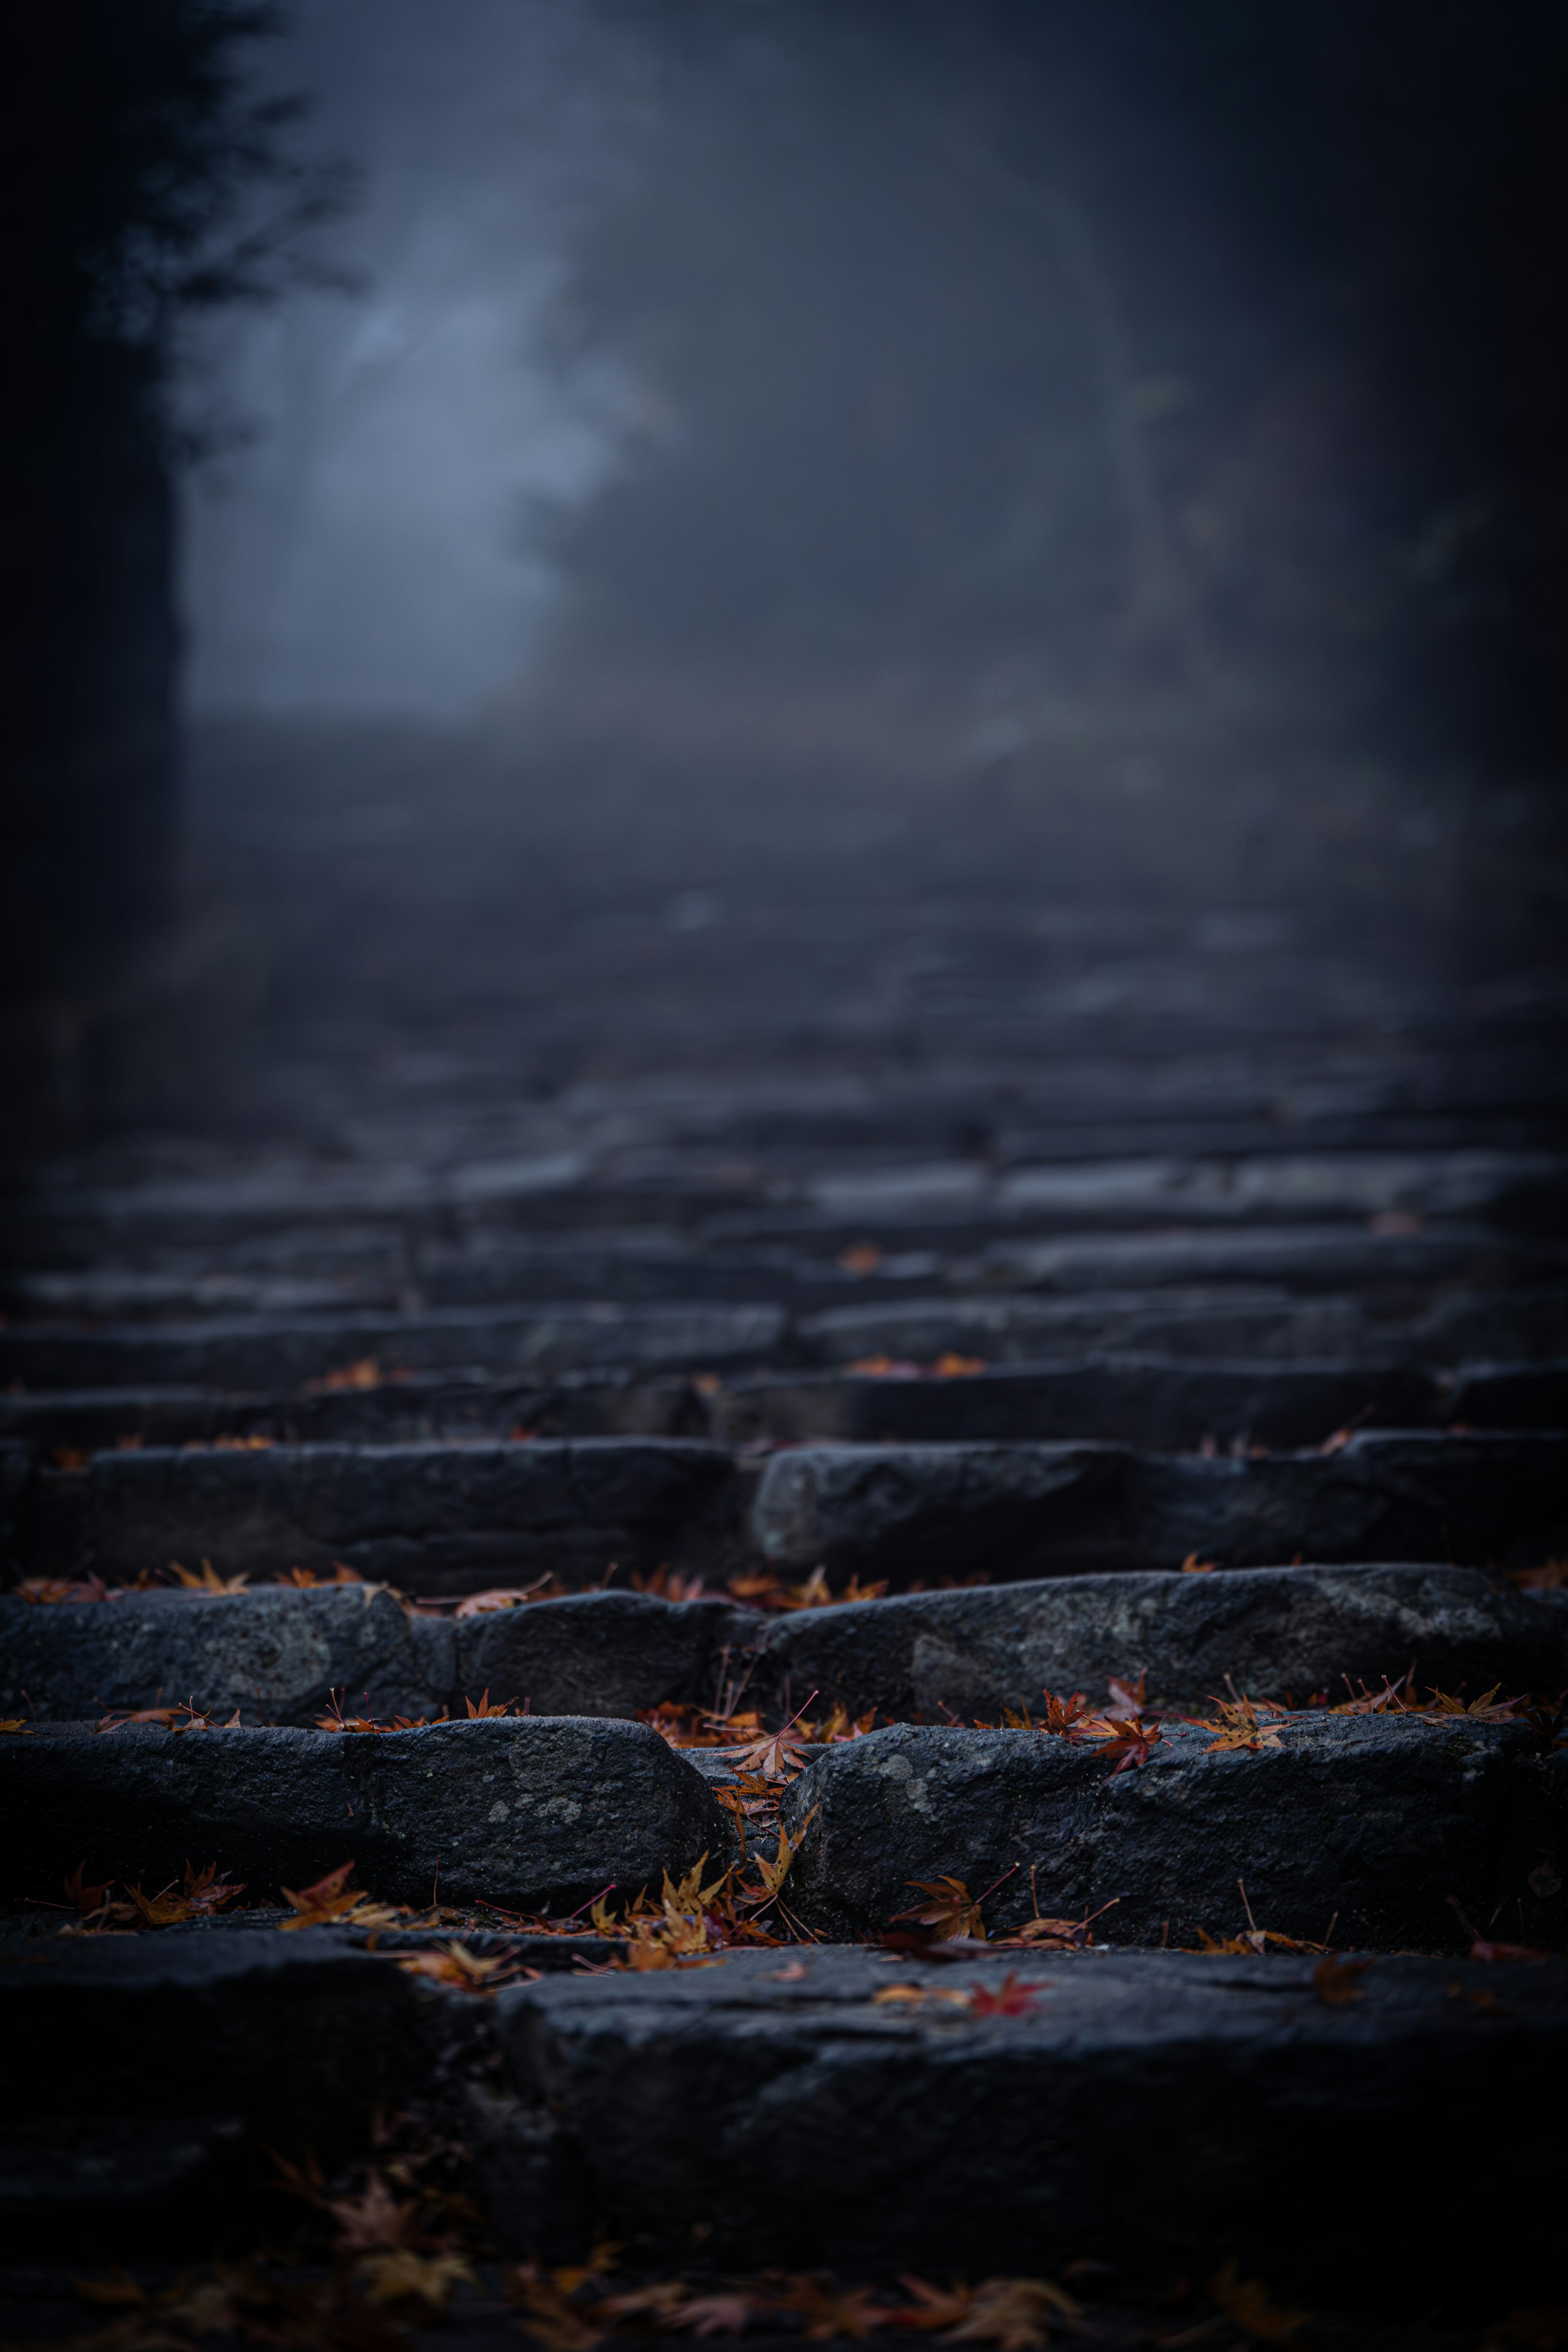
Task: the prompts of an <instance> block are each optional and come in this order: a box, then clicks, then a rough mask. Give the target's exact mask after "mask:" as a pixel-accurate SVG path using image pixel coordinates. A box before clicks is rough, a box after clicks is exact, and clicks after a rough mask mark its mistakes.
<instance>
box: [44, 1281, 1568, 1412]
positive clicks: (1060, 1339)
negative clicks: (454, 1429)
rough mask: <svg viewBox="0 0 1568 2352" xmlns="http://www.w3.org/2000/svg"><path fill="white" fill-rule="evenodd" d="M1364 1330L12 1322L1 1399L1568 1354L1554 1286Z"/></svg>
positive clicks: (1191, 1307) (1139, 1322) (895, 1320)
mask: <svg viewBox="0 0 1568 2352" xmlns="http://www.w3.org/2000/svg"><path fill="white" fill-rule="evenodd" d="M1398 1306H1399V1312H1398V1313H1397V1314H1395V1313H1393V1312H1392V1311H1391V1312H1389V1313H1386V1314H1384V1316H1383V1317H1382V1318H1373V1316H1371V1315H1370V1314H1369V1313H1368V1312H1367V1311H1366V1308H1365V1307H1364V1306H1363V1302H1362V1301H1360V1300H1358V1299H1353V1298H1350V1297H1335V1296H1331V1295H1324V1296H1321V1297H1314V1298H1299V1297H1291V1296H1290V1295H1289V1293H1288V1292H1286V1291H1283V1290H1279V1289H1273V1290H1270V1289H1268V1287H1267V1286H1259V1285H1258V1283H1256V1282H1250V1283H1244V1282H1238V1283H1237V1284H1236V1285H1235V1286H1233V1287H1232V1288H1231V1289H1230V1290H1229V1291H1228V1292H1227V1291H1226V1290H1225V1289H1222V1288H1215V1287H1212V1286H1211V1287H1209V1288H1206V1289H1202V1290H1197V1289H1193V1288H1191V1287H1184V1286H1182V1285H1180V1284H1176V1283H1173V1285H1172V1286H1171V1287H1170V1288H1169V1289H1166V1290H1163V1291H1154V1290H1123V1291H1083V1292H1081V1293H1079V1295H1077V1296H1076V1297H1071V1298H1068V1297H1060V1298H1054V1299H1052V1298H1042V1297H1017V1296H1006V1295H1003V1294H1000V1293H992V1294H982V1295H976V1296H970V1297H924V1298H916V1299H906V1300H898V1299H894V1300H891V1301H889V1302H888V1303H887V1304H885V1305H882V1306H877V1305H874V1304H872V1305H866V1304H857V1305H854V1306H847V1307H830V1308H827V1309H825V1310H823V1311H822V1312H819V1313H815V1314H800V1315H796V1316H795V1317H794V1318H791V1317H790V1316H788V1315H787V1313H786V1311H785V1310H784V1308H783V1307H778V1306H773V1305H770V1304H767V1303H766V1302H759V1303H753V1304H747V1305H736V1306H723V1305H720V1304H717V1303H715V1304H711V1305H703V1304H701V1303H700V1302H697V1303H692V1304H689V1305H680V1304H679V1303H669V1304H666V1305H662V1306H626V1305H621V1304H616V1305H608V1304H605V1305H584V1304H581V1303H579V1302H574V1301H571V1300H567V1301H563V1302H562V1303H561V1304H560V1305H559V1306H556V1307H552V1306H546V1305H542V1306H539V1307H519V1308H517V1309H515V1310H513V1309H505V1308H486V1307H451V1308H447V1309H446V1310H444V1311H441V1312H433V1313H430V1314H426V1315H394V1314H380V1313H356V1314H345V1315H340V1316H331V1317H328V1316H317V1317H309V1316H302V1317H293V1318H290V1317H282V1316H274V1317H267V1316H255V1317H244V1316H229V1317H218V1316H215V1317H213V1318H210V1319H208V1320H205V1321H202V1322H188V1323H167V1324H144V1325H143V1324H134V1323H126V1324H119V1325H101V1326H98V1327H91V1326H84V1325H79V1324H70V1323H39V1324H15V1325H12V1326H10V1327H9V1328H6V1329H5V1330H0V1384H11V1383H15V1382H20V1383H21V1384H22V1386H23V1387H24V1388H26V1389H34V1390H36V1389H50V1388H54V1389H82V1388H121V1389H124V1388H135V1387H139V1386H140V1387H168V1386H181V1385H190V1386H198V1387H206V1388H217V1389H224V1390H227V1391H237V1392H243V1391H255V1390H264V1391H285V1390H289V1389H297V1388H300V1387H303V1385H304V1384H305V1383H306V1382H307V1381H315V1380H323V1379H326V1378H328V1377H329V1376H331V1375H332V1374H334V1373H341V1372H342V1371H343V1370H346V1369H347V1368H348V1367H350V1366H352V1365H354V1364H358V1363H362V1362H366V1361H372V1360H373V1361H374V1363H376V1364H377V1365H378V1366H379V1367H380V1369H381V1371H382V1373H383V1375H387V1374H391V1373H394V1372H396V1371H399V1370H403V1371H408V1372H415V1373H418V1372H432V1371H440V1370H447V1371H465V1372H466V1371H471V1370H474V1369H476V1368H479V1369H482V1370H486V1371H488V1372H490V1373H492V1374H505V1373H507V1372H510V1373H512V1374H514V1375H515V1376H517V1377H519V1378H524V1377H527V1378H532V1379H534V1380H539V1379H550V1378H552V1377H553V1376H555V1375H558V1374H562V1373H568V1372H581V1371H595V1370H597V1371H601V1372H606V1371H622V1372H626V1373H628V1374H632V1375H637V1374H641V1375H643V1376H645V1377H647V1376H650V1375H653V1374H657V1373H659V1372H678V1371H692V1372H711V1371H713V1370H728V1371H730V1372H731V1373H734V1372H737V1371H742V1372H743V1371H747V1370H754V1369H760V1368H761V1367H762V1366H763V1365H766V1364H773V1365H784V1364H796V1365H800V1364H820V1365H825V1366H834V1365H850V1364H853V1363H855V1362H857V1361H858V1360H860V1359H862V1358H865V1357H870V1356H879V1355H888V1356H892V1357H895V1358H898V1359H900V1360H915V1361H917V1362H921V1363H925V1362H932V1361H934V1360H936V1359H937V1358H938V1357H940V1356H942V1355H944V1354H948V1353H954V1354H960V1355H964V1356H973V1357H978V1358H979V1359H981V1360H983V1361H985V1362H994V1363H1021V1362H1031V1361H1034V1360H1038V1359H1040V1358H1042V1357H1049V1356H1085V1355H1090V1354H1100V1353H1104V1352H1106V1351H1108V1350H1109V1351H1113V1352H1116V1353H1120V1354H1123V1355H1126V1354H1132V1355H1154V1356H1161V1355H1163V1356H1174V1357H1179V1358H1183V1359H1188V1360H1196V1361H1203V1360H1211V1361H1212V1360H1215V1359H1219V1360H1229V1361H1232V1362H1244V1361H1247V1360H1249V1359H1258V1360H1276V1361H1284V1362H1297V1363H1300V1362H1302V1361H1308V1360H1315V1361H1325V1360H1335V1359H1341V1360H1346V1361H1355V1362H1361V1363H1364V1364H1369V1365H1371V1366H1373V1367H1378V1366H1385V1365H1386V1364H1387V1363H1388V1362H1389V1360H1390V1359H1391V1357H1402V1358H1405V1359H1408V1360H1412V1361H1414V1362H1416V1363H1423V1364H1429V1365H1434V1366H1453V1365H1456V1364H1458V1363H1460V1362H1462V1361H1464V1360H1467V1359H1468V1360H1479V1359H1488V1360H1498V1361H1507V1360H1514V1359H1517V1360H1520V1361H1522V1362H1527V1363H1528V1362H1538V1361H1542V1360H1552V1359H1553V1358H1555V1357H1561V1356H1562V1355H1563V1354H1564V1353H1568V1289H1565V1288H1563V1287H1561V1286H1551V1287H1544V1288H1542V1287H1537V1288H1533V1289H1532V1288H1521V1289H1518V1290H1514V1291H1507V1290H1502V1291H1491V1292H1489V1291H1485V1290H1476V1291H1458V1292H1453V1293H1450V1294H1448V1295H1447V1296H1443V1297H1437V1298H1436V1299H1430V1300H1426V1301H1425V1302H1424V1301H1423V1300H1421V1299H1420V1298H1419V1297H1405V1298H1403V1299H1402V1300H1400V1301H1399V1302H1398Z"/></svg>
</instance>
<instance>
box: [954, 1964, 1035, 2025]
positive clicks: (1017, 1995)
mask: <svg viewBox="0 0 1568 2352" xmlns="http://www.w3.org/2000/svg"><path fill="white" fill-rule="evenodd" d="M1049 1990H1050V1988H1049V1986H1048V1985H1044V1984H1031V1983H1024V1982H1021V1981H1020V1980H1019V1979H1018V1978H1017V1977H1016V1976H1015V1975H1014V1973H1013V1971H1012V1969H1008V1971H1007V1973H1006V1975H1005V1977H1004V1978H1003V1979H1002V1981H1001V1983H1000V1984H999V1985H998V1986H997V1988H996V1990H995V1991H994V1992H992V1991H990V1990H987V1988H986V1987H985V1986H984V1985H976V1986H975V1988H974V1990H973V1992H972V1993H971V1994H970V1996H969V2013H970V2015H971V2016H972V2017H1027V2016H1028V2014H1029V2012H1030V2011H1031V2010H1033V2009H1035V2008H1037V2006H1038V1996H1039V1995H1040V1994H1041V1993H1043V1992H1048V1991H1049Z"/></svg>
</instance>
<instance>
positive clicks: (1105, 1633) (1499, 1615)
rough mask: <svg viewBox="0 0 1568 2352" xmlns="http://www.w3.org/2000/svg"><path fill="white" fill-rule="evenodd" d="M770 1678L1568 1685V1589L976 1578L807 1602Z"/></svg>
mask: <svg viewBox="0 0 1568 2352" xmlns="http://www.w3.org/2000/svg"><path fill="white" fill-rule="evenodd" d="M764 1639H765V1645H766V1646H765V1654H764V1658H763V1675H762V1677H761V1680H762V1681H763V1686H764V1687H765V1688H767V1689H769V1690H770V1692H771V1693H772V1694H775V1695H776V1703H777V1704H778V1705H779V1706H780V1707H781V1708H782V1710H783V1712H784V1713H785V1714H787V1713H788V1712H789V1711H790V1709H789V1707H788V1706H786V1705H785V1704H784V1702H785V1699H786V1698H787V1699H789V1700H791V1701H794V1702H795V1703H799V1702H800V1701H801V1700H804V1699H805V1696H806V1694H807V1693H808V1692H810V1691H813V1690H816V1691H819V1692H820V1693H821V1695H822V1703H823V1705H824V1706H833V1705H836V1704H837V1705H841V1706H846V1707H847V1708H848V1709H849V1711H850V1712H851V1713H852V1714H855V1715H860V1714H863V1713H864V1712H865V1710H866V1709H867V1708H868V1707H869V1706H876V1707H878V1708H879V1710H880V1711H881V1713H882V1714H883V1715H884V1716H888V1717H894V1718H897V1719H901V1720H906V1721H910V1720H915V1719H918V1718H921V1717H924V1718H926V1719H928V1720H931V1721H936V1720H937V1719H939V1718H940V1717H941V1716H942V1710H943V1709H944V1708H945V1709H947V1710H948V1711H949V1712H950V1713H951V1714H952V1715H956V1716H957V1717H960V1718H961V1719H964V1720H966V1719H968V1718H970V1717H973V1716H976V1715H982V1716H989V1717H992V1719H993V1720H997V1719H999V1718H1000V1716H1001V1711H1002V1709H1003V1708H1004V1707H1005V1706H1012V1707H1020V1706H1028V1707H1030V1708H1031V1709H1033V1710H1034V1711H1035V1712H1036V1713H1039V1712H1040V1711H1041V1707H1042V1699H1041V1693H1042V1691H1044V1690H1051V1691H1055V1692H1058V1693H1061V1694H1063V1695H1065V1694H1067V1693H1068V1692H1070V1691H1073V1690H1083V1691H1085V1692H1087V1693H1088V1694H1089V1697H1090V1698H1091V1699H1092V1700H1094V1701H1095V1702H1096V1703H1100V1702H1101V1701H1102V1700H1103V1699H1104V1697H1105V1696H1106V1685H1107V1683H1108V1681H1109V1679H1110V1676H1111V1675H1118V1676H1120V1677H1122V1678H1123V1679H1126V1680H1128V1681H1131V1682H1135V1681H1136V1680H1137V1677H1138V1675H1139V1673H1140V1672H1141V1671H1142V1672H1145V1673H1146V1674H1147V1677H1148V1690H1149V1694H1150V1698H1151V1701H1152V1703H1155V1704H1159V1705H1163V1706H1173V1707H1179V1708H1184V1709H1185V1710H1187V1711H1189V1712H1192V1711H1197V1712H1206V1711H1207V1709H1206V1707H1205V1701H1206V1700H1207V1699H1208V1697H1209V1696H1210V1695H1211V1694H1214V1693H1218V1694H1219V1695H1220V1696H1224V1695H1225V1693H1226V1677H1227V1676H1229V1677H1230V1678H1231V1680H1232V1681H1233V1682H1234V1684H1235V1686H1236V1687H1237V1689H1238V1690H1241V1691H1245V1692H1247V1694H1248V1695H1249V1696H1252V1697H1255V1698H1271V1699H1276V1700H1282V1699H1284V1698H1285V1696H1286V1695H1287V1694H1289V1695H1291V1696H1293V1697H1294V1699H1296V1700H1297V1701H1301V1700H1305V1699H1306V1698H1308V1697H1309V1696H1310V1695H1311V1694H1313V1693H1314V1692H1316V1691H1320V1690H1324V1689H1327V1690H1329V1691H1330V1693H1331V1696H1332V1697H1333V1698H1335V1699H1340V1698H1343V1697H1345V1696H1347V1695H1348V1694H1347V1690H1346V1686H1345V1680H1344V1678H1345V1677H1347V1676H1348V1677H1349V1685H1350V1694H1353V1693H1354V1691H1356V1690H1357V1689H1359V1688H1360V1686H1361V1685H1363V1683H1364V1684H1365V1685H1366V1687H1367V1688H1368V1689H1370V1690H1373V1691H1375V1690H1379V1689H1381V1688H1382V1686H1383V1681H1384V1676H1385V1675H1386V1676H1388V1677H1390V1678H1391V1679H1396V1678H1397V1677H1398V1676H1400V1675H1403V1674H1405V1672H1406V1671H1407V1670H1408V1669H1409V1668H1410V1667H1411V1666H1412V1665H1414V1667H1415V1675H1416V1679H1417V1681H1418V1682H1419V1683H1420V1684H1421V1685H1422V1686H1423V1687H1435V1688H1436V1689H1439V1690H1447V1691H1458V1690H1459V1689H1461V1687H1462V1689H1463V1691H1464V1692H1465V1694H1466V1695H1467V1696H1468V1697H1470V1698H1474V1697H1477V1696H1479V1694H1480V1693H1481V1692H1482V1691H1484V1690H1488V1689H1490V1688H1491V1687H1492V1686H1493V1685H1499V1684H1500V1685H1501V1686H1502V1688H1503V1689H1504V1690H1505V1691H1507V1692H1508V1693H1510V1695H1512V1694H1517V1693H1521V1692H1527V1691H1536V1692H1542V1693H1546V1694H1552V1695H1554V1694H1555V1693H1556V1692H1558V1691H1559V1690H1561V1689H1562V1688H1563V1685H1564V1683H1565V1682H1568V1595H1563V1596H1561V1599H1560V1597H1559V1596H1557V1595H1554V1594H1551V1593H1542V1594H1540V1595H1526V1594H1522V1593H1517V1592H1513V1591H1510V1590H1508V1589H1507V1588H1506V1587H1500V1586H1498V1585H1496V1584H1494V1583H1493V1582H1492V1581H1491V1580H1489V1578H1487V1577H1485V1576H1483V1575H1481V1574H1480V1573H1479V1571H1477V1570H1473V1569H1463V1568H1449V1567H1446V1566H1436V1565H1435V1566H1431V1567H1425V1568H1423V1567H1416V1566H1410V1565H1405V1564H1403V1563H1389V1564H1385V1565H1382V1566H1357V1567H1342V1568H1323V1567H1300V1568H1254V1569H1246V1570H1234V1571H1232V1570H1216V1571H1215V1573H1214V1574H1213V1575H1209V1576H1182V1575H1174V1576H1173V1575H1171V1574H1169V1573H1167V1572H1157V1573H1152V1574H1151V1573H1140V1572H1138V1571H1135V1570H1134V1571H1130V1572H1129V1573H1127V1574H1125V1575H1120V1576H1067V1577H1058V1578H1050V1579H1047V1580H1042V1581H1039V1582H1034V1583H1019V1584H1001V1585H990V1586H984V1587H982V1588H980V1589H979V1590H977V1591H953V1592H918V1593H913V1592H911V1593H894V1594H890V1595H889V1597H888V1598H887V1599H886V1600H883V1601H855V1602H850V1603H848V1604H847V1605H844V1606H841V1607H839V1608H837V1609H816V1610H805V1611H802V1612H800V1613H799V1614H798V1615H795V1616H789V1617H784V1618H775V1619H773V1620H772V1621H770V1622H768V1624H767V1626H766V1631H765V1636H764Z"/></svg>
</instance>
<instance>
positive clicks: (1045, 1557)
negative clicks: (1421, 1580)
mask: <svg viewBox="0 0 1568 2352" xmlns="http://www.w3.org/2000/svg"><path fill="white" fill-rule="evenodd" d="M1565 1461H1568V1441H1565V1440H1564V1439H1563V1437H1561V1436H1559V1435H1555V1434H1552V1433H1547V1434H1538V1433H1495V1434H1488V1433H1478V1434H1466V1435H1460V1434H1457V1433H1441V1432H1434V1431H1426V1430H1415V1431H1407V1432H1406V1431H1392V1432H1391V1431H1373V1432H1370V1433H1364V1434H1361V1435H1358V1436H1355V1437H1352V1439H1351V1440H1350V1442H1349V1444H1346V1445H1345V1446H1343V1447H1342V1449H1340V1450H1339V1451H1338V1452H1336V1453H1333V1454H1319V1453H1312V1454H1266V1455H1262V1456H1259V1457H1257V1458H1239V1459H1237V1458H1232V1457H1225V1456H1219V1457H1215V1458H1213V1459H1209V1458H1205V1457H1204V1456H1202V1455H1196V1454H1185V1455H1180V1454H1133V1453H1131V1451H1128V1450H1125V1449H1122V1448H1120V1447H1115V1446H1109V1445H950V1446H938V1445H923V1446H916V1445H910V1446H890V1445H885V1446H873V1445H866V1446H848V1445H843V1446H800V1447H798V1448H796V1449H795V1450H794V1451H793V1452H787V1453H783V1454H775V1455H774V1456H773V1459H772V1460H771V1461H769V1463H768V1464H767V1465H766V1467H765V1469H764V1470H763V1475H762V1478H761V1480H760V1481H759V1484H758V1487H757V1492H756V1495H755V1496H754V1498H753V1501H752V1509H751V1519H750V1525H751V1531H752V1541H753V1543H754V1545H755V1547H756V1549H757V1550H758V1551H759V1552H760V1553H761V1554H762V1556H763V1559H766V1560H767V1561H769V1562H770V1563H773V1564H776V1565H777V1566H779V1567H780V1568H787V1569H793V1570H803V1571H804V1570H809V1569H811V1568H813V1567H815V1566H816V1564H817V1562H819V1561H821V1562H824V1563H826V1566H827V1567H828V1569H829V1570H832V1571H835V1572H837V1573H849V1572H854V1573H858V1574H859V1575H861V1576H868V1575H875V1576H879V1577H889V1578H891V1579H892V1580H894V1581H895V1582H896V1583H898V1584H900V1585H902V1584H906V1583H909V1582H911V1581H912V1580H914V1579H915V1578H917V1577H920V1578H931V1577H935V1576H942V1575H945V1576H950V1577H955V1578H956V1577H963V1576H965V1575H968V1574H971V1573H973V1571H974V1570H977V1569H978V1570H983V1571H984V1572H986V1573H987V1574H989V1575H991V1576H994V1577H1016V1576H1048V1575H1068V1574H1075V1573H1076V1574H1087V1573H1089V1572H1092V1571H1093V1570H1125V1569H1136V1568H1177V1567H1179V1566H1180V1565H1181V1563H1182V1562H1183V1560H1184V1559H1187V1558H1189V1557H1192V1556H1197V1557H1201V1558H1203V1559H1212V1560H1215V1561H1217V1562H1218V1563H1219V1564H1220V1565H1221V1566H1222V1567H1229V1568H1246V1567H1252V1566H1258V1567H1262V1566H1266V1565H1268V1563H1270V1562H1273V1561H1279V1560H1282V1559H1291V1558H1292V1557H1293V1556H1300V1557H1301V1558H1303V1559H1316V1560H1334V1559H1346V1560H1350V1559H1369V1558H1370V1559H1380V1558H1381V1559H1433V1558H1441V1557H1443V1556H1445V1555H1447V1557H1449V1558H1457V1559H1461V1560H1470V1561H1474V1562H1476V1563H1478V1564H1480V1563H1484V1562H1486V1561H1488V1560H1497V1559H1503V1560H1507V1559H1511V1558H1514V1557H1517V1556H1520V1555H1522V1556H1523V1558H1524V1559H1541V1558H1542V1556H1544V1555H1545V1554H1546V1553H1547V1552H1549V1551H1551V1550H1552V1549H1554V1548H1555V1547H1556V1546H1557V1545H1558V1543H1559V1542H1560V1540H1561V1539H1562V1538H1563V1536H1564V1534H1565V1533H1568V1485H1565V1482H1564V1476H1563V1471H1564V1464H1565Z"/></svg>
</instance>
